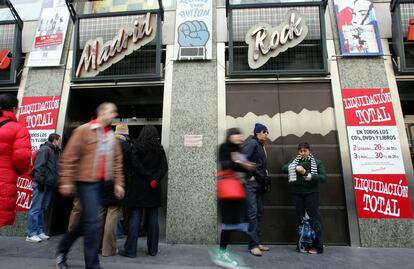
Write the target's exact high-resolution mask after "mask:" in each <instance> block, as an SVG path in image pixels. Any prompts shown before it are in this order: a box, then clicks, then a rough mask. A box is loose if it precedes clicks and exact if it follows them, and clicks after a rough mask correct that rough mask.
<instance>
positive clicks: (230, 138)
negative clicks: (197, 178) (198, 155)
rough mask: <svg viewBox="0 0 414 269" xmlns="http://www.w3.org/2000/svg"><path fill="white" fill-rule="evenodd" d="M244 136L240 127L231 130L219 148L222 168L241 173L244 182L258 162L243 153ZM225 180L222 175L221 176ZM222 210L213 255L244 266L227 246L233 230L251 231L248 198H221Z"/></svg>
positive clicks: (221, 261)
mask: <svg viewBox="0 0 414 269" xmlns="http://www.w3.org/2000/svg"><path fill="white" fill-rule="evenodd" d="M242 144H243V136H242V134H241V132H240V130H239V129H238V128H231V129H229V130H227V136H226V141H225V142H224V143H223V144H221V145H220V148H219V162H220V168H221V172H223V171H230V172H232V173H237V175H238V177H239V179H238V180H240V182H241V183H243V188H244V183H245V182H246V173H247V172H248V171H252V170H254V168H255V165H254V164H253V163H251V162H249V161H247V159H246V156H245V155H243V154H242V153H241V150H242V148H241V145H242ZM219 180H222V179H219ZM218 203H219V208H220V213H221V235H220V247H219V249H212V250H211V251H210V255H211V258H212V260H213V262H214V263H215V264H216V265H219V266H223V267H225V268H241V267H244V263H243V262H242V260H241V258H239V257H236V256H235V255H234V254H231V253H230V252H229V251H228V250H227V245H228V244H229V241H230V236H231V234H232V231H242V232H244V233H246V234H247V235H249V234H248V225H249V224H248V220H247V215H246V199H245V198H242V199H228V200H227V199H222V200H219V201H218ZM249 239H251V238H250V237H249Z"/></svg>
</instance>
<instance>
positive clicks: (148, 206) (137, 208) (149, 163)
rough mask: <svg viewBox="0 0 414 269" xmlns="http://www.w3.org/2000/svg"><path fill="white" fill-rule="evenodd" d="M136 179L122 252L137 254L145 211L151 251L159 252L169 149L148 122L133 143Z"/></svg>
mask: <svg viewBox="0 0 414 269" xmlns="http://www.w3.org/2000/svg"><path fill="white" fill-rule="evenodd" d="M131 165H132V180H131V185H130V187H129V193H128V196H127V201H126V205H127V207H128V208H129V226H128V236H127V239H126V241H125V245H124V250H123V251H120V255H122V256H126V257H130V258H134V257H136V252H137V240H138V235H139V229H140V224H141V220H142V218H143V214H144V211H145V213H146V217H147V220H148V225H147V248H148V254H149V255H151V256H155V255H157V252H158V239H159V225H158V207H161V206H162V199H161V184H160V183H161V180H162V179H163V177H164V176H165V174H166V173H167V171H168V165H167V158H166V156H165V151H164V148H163V147H162V145H161V144H160V141H159V134H158V131H157V129H156V128H155V127H154V126H145V127H144V128H143V129H142V130H141V132H140V134H139V136H138V138H137V139H136V140H135V141H134V145H133V147H132V159H131Z"/></svg>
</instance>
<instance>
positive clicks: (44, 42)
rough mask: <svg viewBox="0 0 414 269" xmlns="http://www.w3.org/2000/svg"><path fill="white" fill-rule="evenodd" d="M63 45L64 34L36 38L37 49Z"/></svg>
mask: <svg viewBox="0 0 414 269" xmlns="http://www.w3.org/2000/svg"><path fill="white" fill-rule="evenodd" d="M62 43H63V33H57V34H52V35H44V36H36V38H35V45H34V47H35V48H43V47H48V46H59V45H61V44H62Z"/></svg>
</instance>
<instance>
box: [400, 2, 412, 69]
mask: <svg viewBox="0 0 414 269" xmlns="http://www.w3.org/2000/svg"><path fill="white" fill-rule="evenodd" d="M400 8H401V27H402V29H401V30H402V34H403V35H402V38H403V43H404V52H405V65H406V67H408V68H414V42H412V41H405V37H406V36H407V32H408V25H409V21H410V19H411V18H413V16H414V3H404V4H401V5H400Z"/></svg>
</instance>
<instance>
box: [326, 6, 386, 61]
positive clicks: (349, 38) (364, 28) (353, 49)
mask: <svg viewBox="0 0 414 269" xmlns="http://www.w3.org/2000/svg"><path fill="white" fill-rule="evenodd" d="M334 4H335V13H336V21H337V24H338V32H339V39H340V41H341V49H342V54H343V55H344V56H379V55H383V52H382V46H381V42H380V35H379V31H378V23H377V19H376V17H375V11H374V4H373V1H372V0H334Z"/></svg>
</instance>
